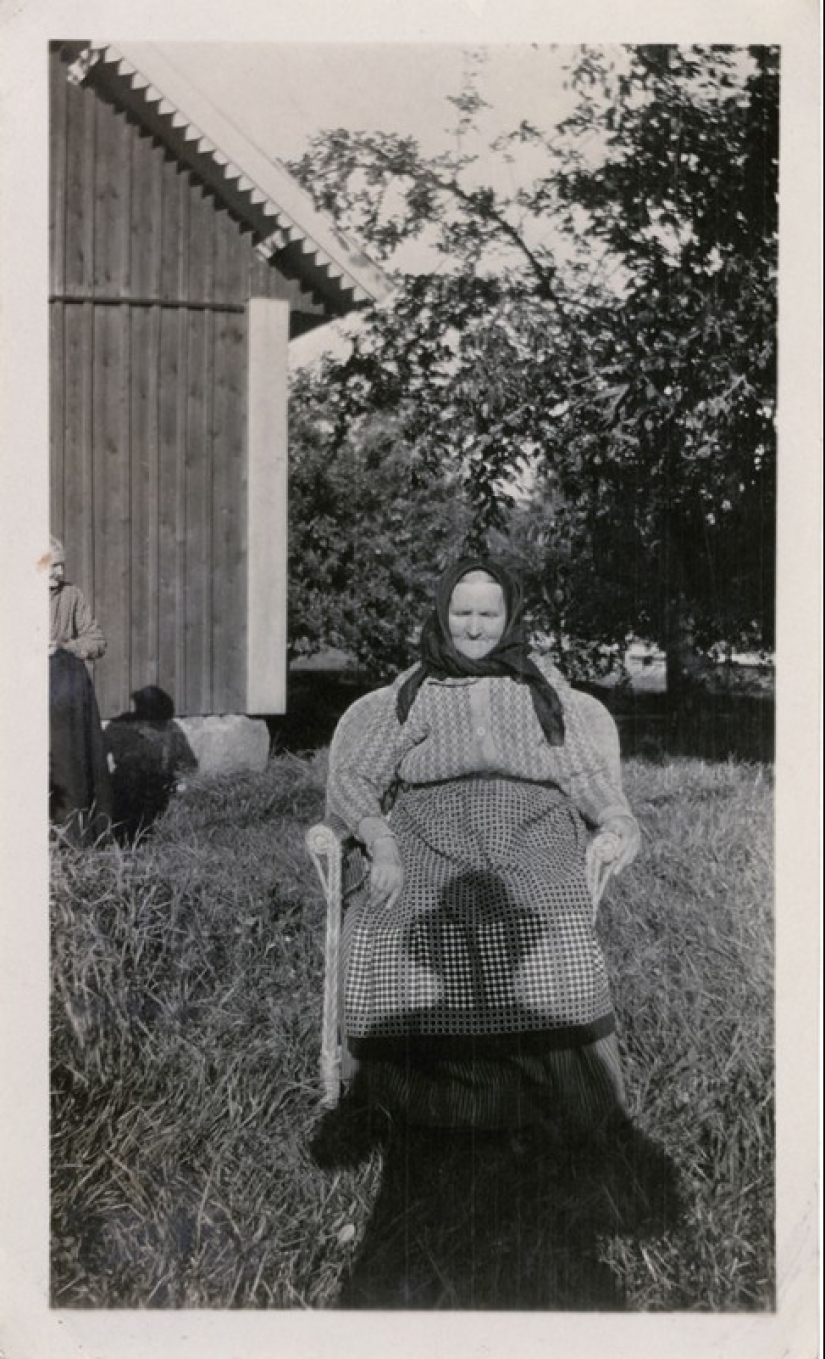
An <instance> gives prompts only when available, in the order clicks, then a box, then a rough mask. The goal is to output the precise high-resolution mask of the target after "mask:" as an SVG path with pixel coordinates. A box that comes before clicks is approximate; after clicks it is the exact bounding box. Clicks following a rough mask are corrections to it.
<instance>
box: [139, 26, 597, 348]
mask: <svg viewBox="0 0 825 1359" xmlns="http://www.w3.org/2000/svg"><path fill="white" fill-rule="evenodd" d="M158 46H159V48H160V50H161V51H162V53H163V56H164V57H165V59H166V60H167V61H168V62H170V63H171V64H173V65H174V66H176V67H177V68H178V70H179V71H180V72H181V73H182V74H183V75H185V76H186V78H187V80H188V81H189V83H190V84H191V85H193V86H195V87H196V88H197V89H198V90H199V91H200V93H202V94H204V95H206V96H207V97H208V98H209V99H210V101H211V102H212V103H213V104H215V105H216V106H217V107H219V108H220V110H221V112H222V113H223V115H224V116H225V117H227V118H229V119H231V120H232V121H233V122H234V123H235V124H236V125H237V126H238V127H240V128H241V129H242V130H243V131H244V132H245V133H246V135H247V136H248V137H249V138H250V140H252V141H253V142H255V144H256V145H257V146H258V147H259V148H260V149H261V150H262V151H263V152H265V153H266V154H267V155H269V156H271V157H272V158H274V159H277V160H281V161H289V160H293V159H297V158H298V157H300V155H301V154H302V153H303V152H304V151H305V150H306V149H307V146H308V144H309V141H310V139H311V138H312V137H313V136H314V135H315V134H316V133H318V132H321V131H323V130H328V129H332V128H347V129H348V130H350V131H367V132H374V131H381V132H396V133H400V134H402V135H408V136H413V137H415V139H416V140H417V141H418V142H419V144H420V146H421V149H422V151H423V152H424V153H425V154H427V155H437V154H439V153H442V152H445V151H455V150H456V149H458V145H457V140H456V132H457V120H458V116H459V115H458V111H457V110H456V109H455V107H454V106H453V105H452V104H451V103H449V102H448V100H449V97H450V96H451V95H456V94H458V93H460V91H461V89H462V83H463V80H464V78H465V76H466V75H467V73H468V71H469V70H471V69H475V71H476V72H477V76H476V86H477V90H478V93H479V94H480V95H481V97H482V98H483V99H484V100H485V102H486V105H487V106H486V107H483V108H481V109H479V111H478V113H477V114H476V115H475V116H474V120H473V121H474V123H475V124H476V126H477V132H476V133H475V135H472V134H471V135H470V136H465V138H464V140H463V142H462V144H461V150H462V151H463V152H467V153H471V154H472V153H476V154H478V155H479V157H480V159H479V161H478V164H477V166H476V167H474V169H473V170H472V171H470V174H469V177H470V178H475V179H476V180H477V181H478V182H480V181H484V182H487V183H489V184H491V185H492V186H493V187H494V188H496V189H498V190H500V191H502V192H504V193H507V192H508V191H509V190H512V189H514V188H515V187H516V186H517V184H518V183H520V182H524V179H525V176H526V175H528V173H529V170H530V166H531V163H532V166H533V169H534V170H535V171H538V169H539V167H540V165H541V164H546V157H540V153H538V152H537V151H536V150H535V149H533V148H529V147H524V146H522V147H520V148H519V149H518V151H517V153H516V154H517V156H518V158H519V161H520V163H519V162H517V163H513V164H508V163H507V162H506V161H505V160H504V159H503V158H502V157H495V158H492V157H490V156H489V155H487V156H485V155H484V152H485V150H486V149H487V148H488V147H489V145H490V143H491V141H492V140H493V139H494V138H495V137H497V136H499V135H500V134H501V133H503V132H509V131H512V130H513V129H515V128H516V127H517V126H518V125H519V123H520V122H521V121H522V120H525V119H526V120H527V121H529V122H531V123H533V124H535V125H536V126H537V127H539V128H542V129H544V128H552V127H553V126H554V125H555V124H556V123H557V122H558V121H559V120H560V119H561V118H563V117H565V116H566V115H567V114H568V113H570V111H571V110H572V107H573V103H574V96H573V94H572V92H571V91H570V90H569V89H567V88H565V78H566V71H565V66H566V64H567V63H568V62H569V61H570V60H571V59H572V57H573V56H574V55H575V53H576V51H577V49H576V48H575V47H572V46H569V45H564V46H561V45H550V44H537V43H519V44H506V45H505V44H498V45H492V46H491V45H487V46H484V47H474V48H469V47H464V46H462V45H460V44H457V43H456V44H447V43H438V44H436V43H431V44H410V43H405V44H400V43H399V44H393V43H346V44H342V43H339V44H325V43H318V44H314V43H290V44H277V45H276V44H269V43H220V44H211V43H171V44H169V43H164V44H158ZM474 53H478V54H479V55H480V58H481V59H480V60H477V61H476V60H474V58H473V56H472V55H471V54H474ZM443 262H444V261H443V257H440V256H439V257H438V258H437V259H436V258H435V257H434V252H433V249H432V246H431V245H428V243H427V238H426V236H425V237H424V238H420V239H417V240H416V241H414V242H409V243H407V244H405V245H404V246H402V248H401V250H399V251H398V252H396V254H395V256H394V257H393V261H392V263H393V265H394V266H395V267H397V268H401V269H404V270H408V271H409V272H413V273H414V272H418V271H419V270H424V269H428V268H432V267H433V264H434V263H435V264H437V265H442V266H443ZM353 324H355V325H357V320H356V321H354V322H353V321H349V322H347V321H344V322H342V323H336V324H332V325H328V326H323V327H320V328H319V329H317V330H315V331H312V332H310V333H309V334H308V335H306V336H303V337H301V338H300V339H299V340H295V341H293V343H292V344H291V345H290V364H291V366H292V367H293V368H295V367H300V366H302V365H304V364H306V363H313V362H314V361H315V360H316V358H317V357H318V355H319V354H320V353H322V352H326V351H329V350H332V351H333V352H338V353H341V352H343V350H345V348H346V347H347V340H346V335H347V331H348V329H349V328H350V327H351V325H353Z"/></svg>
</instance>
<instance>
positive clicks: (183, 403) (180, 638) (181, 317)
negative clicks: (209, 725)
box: [173, 238, 189, 716]
mask: <svg viewBox="0 0 825 1359" xmlns="http://www.w3.org/2000/svg"><path fill="white" fill-rule="evenodd" d="M179 245H180V250H181V257H182V263H183V262H184V261H185V259H186V258H187V255H188V252H187V250H186V248H185V243H184V240H183V238H181V241H180V242H179ZM177 320H178V328H177V336H176V339H177V374H178V378H177V385H176V388H175V420H176V430H177V438H176V444H175V497H174V502H173V503H174V506H175V618H176V619H177V627H176V629H175V673H176V675H177V679H178V692H179V694H180V701H181V705H182V706H181V709H180V711H181V713H182V715H183V716H187V715H188V713H189V673H188V671H187V667H186V651H187V647H186V631H187V626H188V619H189V612H188V607H187V584H188V581H187V575H186V556H187V553H186V539H187V535H188V533H189V523H188V520H187V516H186V509H187V506H186V461H187V452H188V430H187V428H186V414H187V409H188V399H187V383H188V381H189V372H188V362H187V361H188V356H189V338H188V330H189V327H188V318H187V314H186V312H185V311H184V310H183V309H181V310H180V311H178V313H177Z"/></svg>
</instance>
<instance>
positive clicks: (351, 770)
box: [327, 654, 632, 847]
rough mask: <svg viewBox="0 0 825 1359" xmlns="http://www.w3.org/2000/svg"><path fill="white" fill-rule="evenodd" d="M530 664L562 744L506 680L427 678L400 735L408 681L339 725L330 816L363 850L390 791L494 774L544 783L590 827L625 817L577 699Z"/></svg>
mask: <svg viewBox="0 0 825 1359" xmlns="http://www.w3.org/2000/svg"><path fill="white" fill-rule="evenodd" d="M532 659H533V660H534V661H535V663H536V664H537V665H538V666H539V668H540V669H541V670H542V671H543V673H544V674H545V675H546V676H547V678H548V679H549V680H550V683H551V684H552V685H553V687H554V689H555V690H556V692H557V694H558V695H559V698H560V700H561V703H562V707H563V710H564V721H565V739H564V744H563V745H560V746H551V745H549V744H548V742H547V740H546V738H545V736H544V733H543V732H542V730H541V727H540V725H539V722H538V719H537V717H536V714H535V710H534V707H533V700H532V694H531V691H530V688H529V686H528V685H526V684H519V683H515V682H514V681H513V680H511V679H509V678H499V677H492V678H489V677H485V678H478V679H477V678H472V677H471V678H460V679H443V680H437V679H433V678H432V677H429V678H428V679H426V680H425V681H424V683H423V685H422V686H421V688H420V690H419V692H418V695H417V697H416V699H415V702H414V703H413V706H412V708H411V710H410V713H409V716H408V718H407V721H406V722H405V723H404V724H403V725H402V724H401V723H400V722H399V720H398V716H397V713H396V699H397V695H398V691H399V689H400V687H401V686H402V685H403V683H404V681H405V680H406V679H407V677H408V676H409V675H410V674H411V670H406V671H404V672H403V674H401V675H399V676H398V678H397V679H396V680H395V682H394V683H393V684H391V685H389V686H387V687H386V688H383V689H378V690H376V691H375V692H374V693H372V694H368V695H367V696H366V697H365V698H362V699H359V700H358V701H357V702H356V703H355V704H353V706H352V707H351V708H350V709H349V710H348V712H347V713H346V714H345V715H344V717H343V719H342V721H341V722H340V723H339V726H338V728H337V730H336V733H335V736H334V738H333V742H332V746H331V749H330V773H329V781H328V785H327V813H328V815H331V816H336V817H338V818H340V820H342V821H343V822H344V823H345V825H346V826H347V827H348V828H349V830H351V831H352V832H353V833H354V834H356V835H357V836H358V838H359V839H360V840H362V841H363V842H364V844H366V845H367V847H369V846H370V845H371V843H372V842H373V841H374V840H375V839H376V838H377V836H378V835H379V834H380V833H381V832H382V831H384V832H385V831H386V822H385V820H384V818H383V816H382V809H383V807H384V804H385V800H386V797H387V794H388V793H389V792H390V790H391V788H392V787H393V785H394V784H395V783H396V782H397V781H398V780H401V781H402V782H404V783H410V784H422V783H434V782H438V781H440V780H442V779H453V778H461V777H462V776H466V775H470V774H500V775H504V776H508V777H511V778H517V779H528V780H534V781H538V782H542V783H549V784H552V785H553V786H555V787H557V788H558V789H559V790H560V791H561V792H562V793H564V794H565V795H566V796H567V797H569V798H570V800H571V801H572V802H573V804H574V805H575V806H576V807H577V808H578V810H579V811H580V812H581V813H582V815H583V817H584V818H585V820H586V821H587V822H588V823H589V824H590V825H592V826H598V825H600V824H601V823H602V822H604V821H605V820H607V819H608V818H609V817H612V816H628V817H630V816H632V812H631V811H630V807H629V805H628V802H627V799H626V798H625V796H624V793H623V792H622V789H621V786H620V785H619V784H618V783H617V781H616V778H615V775H614V774H612V773H611V771H610V768H609V762H608V759H607V757H606V755H605V753H604V751H603V750H602V749H601V748H600V746H599V745H598V743H597V742H596V740H595V739H594V737H593V735H592V733H591V732H590V730H589V729H588V725H587V722H586V719H585V718H584V717H583V716H582V714H581V712H580V711H579V710H578V708H577V706H576V704H575V695H574V691H573V690H572V689H571V687H570V685H569V684H568V683H567V681H566V680H565V679H564V678H563V677H562V676H561V675H560V674H559V672H558V671H557V670H556V668H555V666H553V664H552V663H551V662H550V661H549V660H548V659H547V658H546V657H543V656H541V655H538V654H533V656H532Z"/></svg>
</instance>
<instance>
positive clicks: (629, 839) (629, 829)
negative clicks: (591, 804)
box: [599, 816, 642, 873]
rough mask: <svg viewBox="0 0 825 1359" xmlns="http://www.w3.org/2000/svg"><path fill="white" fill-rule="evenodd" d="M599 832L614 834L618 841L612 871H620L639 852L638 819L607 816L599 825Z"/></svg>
mask: <svg viewBox="0 0 825 1359" xmlns="http://www.w3.org/2000/svg"><path fill="white" fill-rule="evenodd" d="M599 834H610V835H615V836H616V839H617V840H618V841H619V849H618V853H617V854H616V857H615V859H613V860H612V864H613V872H614V873H621V871H622V869H623V868H627V865H628V864H631V863H632V862H633V860H634V859H635V858H636V855H637V854H638V853H639V846H640V845H641V843H642V837H641V832H640V831H639V823H638V821H636V819H635V818H634V817H632V816H609V817H608V818H607V820H606V821H602V823H601V825H600V826H599Z"/></svg>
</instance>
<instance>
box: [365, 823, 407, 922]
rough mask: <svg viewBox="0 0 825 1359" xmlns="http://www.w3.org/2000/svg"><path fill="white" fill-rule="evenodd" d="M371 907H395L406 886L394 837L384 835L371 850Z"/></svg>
mask: <svg viewBox="0 0 825 1359" xmlns="http://www.w3.org/2000/svg"><path fill="white" fill-rule="evenodd" d="M370 857H371V859H372V866H371V868H370V905H371V906H394V905H395V903H396V901H397V900H398V898H399V897H400V895H401V889H402V887H403V886H404V869H403V867H402V864H401V855H400V854H399V852H398V846H397V844H396V843H395V837H394V836H392V835H382V836H381V837H380V838H379V839H377V840H376V841H375V842H374V844H373V846H372V849H371V850H370Z"/></svg>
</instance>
